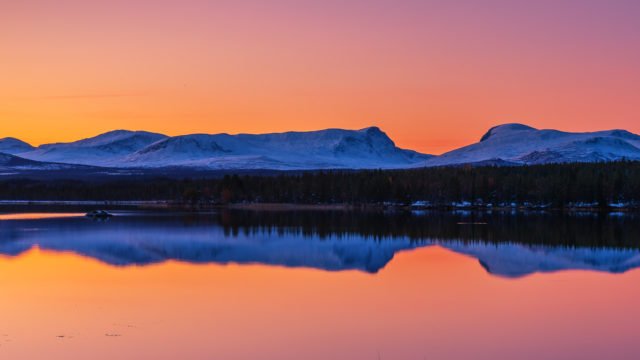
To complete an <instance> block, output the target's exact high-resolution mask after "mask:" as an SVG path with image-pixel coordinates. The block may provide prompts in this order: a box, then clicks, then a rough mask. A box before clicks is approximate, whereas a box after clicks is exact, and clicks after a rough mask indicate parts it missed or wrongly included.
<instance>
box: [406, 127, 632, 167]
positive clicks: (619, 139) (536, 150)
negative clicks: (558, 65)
mask: <svg viewBox="0 0 640 360" xmlns="http://www.w3.org/2000/svg"><path fill="white" fill-rule="evenodd" d="M624 159H627V160H640V136H638V135H635V134H632V133H630V132H628V131H626V130H606V131H596V132H582V133H572V132H564V131H558V130H538V129H535V128H533V127H530V126H527V125H523V124H505V125H499V126H495V127H493V128H491V129H489V131H487V133H486V134H485V135H484V136H482V138H481V139H480V141H479V142H477V143H475V144H471V145H467V146H464V147H462V148H459V149H456V150H453V151H450V152H447V153H445V154H442V155H440V156H435V157H433V158H431V159H429V160H427V161H426V162H424V163H422V164H420V165H419V166H447V165H460V164H472V163H482V162H488V161H504V162H508V163H512V164H521V165H534V164H546V163H568V162H598V161H616V160H624Z"/></svg>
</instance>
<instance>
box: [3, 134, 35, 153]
mask: <svg viewBox="0 0 640 360" xmlns="http://www.w3.org/2000/svg"><path fill="white" fill-rule="evenodd" d="M33 149H34V147H33V146H31V145H29V144H27V143H26V142H24V141H22V140H18V139H16V138H12V137H6V138H3V139H0V153H3V154H10V155H15V154H19V153H23V152H27V151H31V150H33Z"/></svg>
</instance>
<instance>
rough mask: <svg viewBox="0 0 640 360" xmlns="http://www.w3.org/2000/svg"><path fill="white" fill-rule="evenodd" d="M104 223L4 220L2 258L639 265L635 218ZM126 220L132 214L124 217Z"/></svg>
mask: <svg viewBox="0 0 640 360" xmlns="http://www.w3.org/2000/svg"><path fill="white" fill-rule="evenodd" d="M120 215H121V216H117V217H115V218H113V219H111V221H108V222H94V221H91V220H90V219H86V218H84V217H81V216H76V217H52V216H40V217H38V216H16V215H13V216H4V217H3V218H2V219H3V220H4V221H0V239H1V240H0V253H1V254H4V255H7V256H18V255H20V254H23V253H25V252H27V251H28V250H30V249H32V248H34V247H39V248H41V249H45V250H51V251H60V252H62V251H64V252H74V253H77V254H81V255H83V256H88V257H91V258H94V259H97V260H99V261H101V262H103V263H106V264H110V265H113V266H129V265H139V266H142V265H148V264H153V263H160V262H164V261H167V260H179V261H184V262H189V263H219V264H227V263H239V264H250V263H251V264H252V263H259V264H265V265H274V266H285V267H309V268H316V269H322V270H327V271H340V270H359V271H363V272H368V273H376V272H378V271H380V270H381V269H383V268H384V267H385V266H386V265H387V264H388V263H389V262H390V261H391V260H392V259H393V257H394V256H395V255H396V254H397V253H398V252H400V251H404V250H411V249H414V248H418V247H427V246H440V247H443V248H446V249H449V250H451V251H454V252H456V253H460V254H464V255H467V256H471V257H473V258H476V259H477V260H478V261H479V263H480V265H481V266H482V267H483V268H484V269H485V270H486V271H487V272H489V273H491V274H494V275H498V276H503V277H521V276H526V275H529V274H533V273H537V272H554V271H560V270H594V271H602V272H609V273H621V272H625V271H627V270H630V269H633V268H637V267H639V266H640V247H639V245H640V243H639V242H638V239H640V225H638V221H637V218H636V216H635V215H624V216H615V217H611V216H608V215H602V214H600V215H599V214H572V215H567V214H564V215H558V214H555V215H551V214H503V213H494V214H487V213H477V214H476V213H442V212H434V213H424V214H419V215H416V214H408V213H392V214H384V213H379V212H249V211H246V212H245V211H222V212H216V213H208V214H170V213H133V214H126V213H121V214H120ZM127 215H128V216H127Z"/></svg>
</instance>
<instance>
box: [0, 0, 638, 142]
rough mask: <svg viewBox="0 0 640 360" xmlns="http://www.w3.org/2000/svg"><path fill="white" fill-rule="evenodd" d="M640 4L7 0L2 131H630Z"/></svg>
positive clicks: (411, 135)
mask: <svg viewBox="0 0 640 360" xmlns="http://www.w3.org/2000/svg"><path fill="white" fill-rule="evenodd" d="M454 3H455V4H454ZM638 18H640V5H639V4H638V2H637V1H625V0H619V1H599V0H582V1H578V0H565V1H550V0H541V1H536V2H531V1H511V0H510V1H507V0H488V1H482V2H479V1H472V0H463V1H456V2H450V1H441V0H402V1H381V0H369V1H364V0H350V1H338V0H328V1H322V2H320V1H311V0H299V1H291V0H271V1H258V0H248V1H229V0H221V1H204V0H188V1H182V0H181V1H178V0H156V1H151V0H137V1H130V0H127V1H125V0H113V1H106V0H99V1H90V2H88V1H82V0H68V1H64V2H60V1H53V0H29V1H20V2H10V1H3V2H2V3H0V137H4V136H15V137H19V138H21V139H24V140H26V141H29V142H31V143H33V144H40V143H45V142H53V141H67V140H75V139H78V138H81V137H87V136H92V135H96V134H98V133H100V132H104V131H108V130H112V129H116V128H125V129H144V130H149V131H157V132H163V133H166V134H168V135H178V134H185V133H193V132H205V133H216V132H229V133H237V132H251V133H260V132H275V131H286V130H314V129H322V128H328V127H342V128H362V127H366V126H370V125H377V126H380V127H381V128H383V130H385V131H386V132H387V133H388V134H389V135H390V136H391V137H392V138H393V139H394V140H395V141H396V143H397V144H398V145H400V146H402V147H407V148H413V149H416V150H419V151H423V152H429V153H441V152H443V151H446V150H450V149H452V148H455V147H458V146H461V145H464V144H468V143H470V142H473V141H477V140H478V139H479V137H480V136H481V135H482V134H483V133H484V132H485V131H486V130H487V129H488V128H489V127H490V126H493V125H496V124H499V123H505V122H523V123H527V124H530V125H532V126H536V127H544V128H558V129H561V130H573V131H580V130H584V131H586V130H598V129H609V128H625V129H628V130H630V131H633V132H636V133H640V121H638V115H637V113H638V104H639V103H640V67H639V66H638V64H639V63H640V48H639V47H638V46H637V45H636V44H637V42H638V39H640V27H638V26H637V19H638Z"/></svg>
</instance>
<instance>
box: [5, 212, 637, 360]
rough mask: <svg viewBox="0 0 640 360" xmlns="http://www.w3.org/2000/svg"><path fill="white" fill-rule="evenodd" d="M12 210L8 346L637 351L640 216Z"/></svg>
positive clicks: (262, 351) (38, 354)
mask: <svg viewBox="0 0 640 360" xmlns="http://www.w3.org/2000/svg"><path fill="white" fill-rule="evenodd" d="M115 213H116V215H117V216H115V217H114V218H112V219H110V220H109V221H93V220H90V219H87V218H84V217H83V216H82V215H81V214H77V213H74V212H69V211H67V212H65V213H29V214H24V213H15V212H13V213H4V214H0V289H1V291H2V293H1V296H0V359H114V358H117V359H349V360H351V359H374V360H375V359H604V358H610V359H638V358H640V347H638V346H637V334H636V332H637V329H638V326H639V325H638V324H640V307H639V306H638V303H640V271H638V270H637V268H638V267H640V221H639V220H640V218H638V217H637V216H635V215H632V214H571V215H566V214H565V215H558V214H505V213H494V214H486V213H485V214H476V213H467V212H461V213H377V212H371V213H369V212H310V211H306V212H305V211H302V212H243V211H221V212H211V213H198V214H194V213H189V214H179V213H166V212H165V213H149V212H127V211H121V212H115Z"/></svg>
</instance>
